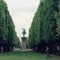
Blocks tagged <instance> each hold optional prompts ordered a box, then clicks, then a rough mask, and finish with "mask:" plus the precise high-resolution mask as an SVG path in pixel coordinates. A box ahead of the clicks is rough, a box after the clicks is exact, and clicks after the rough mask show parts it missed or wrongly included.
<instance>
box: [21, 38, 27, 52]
mask: <svg viewBox="0 0 60 60" xmlns="http://www.w3.org/2000/svg"><path fill="white" fill-rule="evenodd" d="M21 39H22V51H25V50H26V39H27V38H26V37H22V38H21Z"/></svg>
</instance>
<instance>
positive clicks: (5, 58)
mask: <svg viewBox="0 0 60 60" xmlns="http://www.w3.org/2000/svg"><path fill="white" fill-rule="evenodd" d="M0 60H60V58H59V57H57V56H51V58H47V55H46V54H42V53H35V52H11V53H10V52H9V53H0Z"/></svg>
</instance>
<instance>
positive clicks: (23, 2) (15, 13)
mask: <svg viewBox="0 0 60 60" xmlns="http://www.w3.org/2000/svg"><path fill="white" fill-rule="evenodd" d="M5 1H6V3H7V5H8V10H9V12H10V14H11V16H12V19H13V21H14V24H15V30H16V32H17V35H18V37H19V38H21V36H22V28H25V29H26V36H27V37H28V35H29V27H30V26H31V22H32V18H33V17H34V13H35V12H36V10H37V7H38V4H39V1H40V0H5Z"/></svg>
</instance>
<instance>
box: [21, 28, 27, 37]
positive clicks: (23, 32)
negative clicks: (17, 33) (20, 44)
mask: <svg viewBox="0 0 60 60" xmlns="http://www.w3.org/2000/svg"><path fill="white" fill-rule="evenodd" d="M22 34H23V37H25V34H26V30H25V28H23V31H22Z"/></svg>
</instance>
